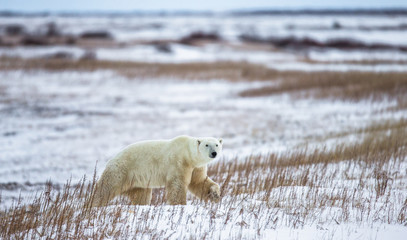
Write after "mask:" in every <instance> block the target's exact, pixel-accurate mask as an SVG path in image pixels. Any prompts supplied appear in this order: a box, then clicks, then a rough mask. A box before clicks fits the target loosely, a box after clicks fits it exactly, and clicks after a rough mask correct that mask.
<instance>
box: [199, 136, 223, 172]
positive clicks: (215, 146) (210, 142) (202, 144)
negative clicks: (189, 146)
mask: <svg viewBox="0 0 407 240" xmlns="http://www.w3.org/2000/svg"><path fill="white" fill-rule="evenodd" d="M222 142H223V140H222V139H221V138H220V139H216V138H213V137H205V138H198V139H197V144H198V159H199V163H198V165H201V166H203V165H205V164H207V163H209V162H211V161H212V160H214V159H215V158H216V157H218V156H220V155H221V154H222Z"/></svg>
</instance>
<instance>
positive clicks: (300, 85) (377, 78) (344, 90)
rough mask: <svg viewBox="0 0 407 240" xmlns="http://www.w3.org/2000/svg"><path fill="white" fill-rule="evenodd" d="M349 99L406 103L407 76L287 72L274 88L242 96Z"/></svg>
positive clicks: (374, 73) (378, 73) (244, 93)
mask: <svg viewBox="0 0 407 240" xmlns="http://www.w3.org/2000/svg"><path fill="white" fill-rule="evenodd" d="M287 92H289V93H292V94H295V95H296V96H313V97H317V98H332V99H338V98H339V99H346V100H355V101H358V100H362V99H373V100H376V101H377V100H383V99H396V100H399V101H402V100H403V99H404V100H405V97H406V94H405V93H406V92H407V75H406V74H405V73H396V72H395V73H380V72H322V73H321V72H311V73H304V72H302V73H297V74H294V73H292V72H291V73H286V74H285V76H284V77H282V79H281V80H279V81H278V83H277V84H276V85H275V86H269V87H263V88H258V89H249V90H246V91H243V92H242V93H241V96H243V97H256V96H267V95H273V94H280V93H287Z"/></svg>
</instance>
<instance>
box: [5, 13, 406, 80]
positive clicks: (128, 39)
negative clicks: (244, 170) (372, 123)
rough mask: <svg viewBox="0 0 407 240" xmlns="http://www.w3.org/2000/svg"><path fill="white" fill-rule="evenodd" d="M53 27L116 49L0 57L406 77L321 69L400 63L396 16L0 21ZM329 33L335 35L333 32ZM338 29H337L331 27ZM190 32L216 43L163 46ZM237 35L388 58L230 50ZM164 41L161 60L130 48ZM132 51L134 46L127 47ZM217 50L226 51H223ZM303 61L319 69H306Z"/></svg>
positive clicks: (20, 49) (15, 52)
mask: <svg viewBox="0 0 407 240" xmlns="http://www.w3.org/2000/svg"><path fill="white" fill-rule="evenodd" d="M51 22H52V23H55V24H56V26H57V28H58V30H59V31H60V32H61V33H62V34H73V35H75V36H78V35H80V34H81V33H83V32H86V31H108V32H110V33H111V34H112V36H113V38H114V39H115V41H116V42H117V43H123V44H118V46H115V47H108V48H107V47H91V48H89V46H87V47H84V46H74V45H73V46H35V47H32V46H15V47H9V46H3V47H0V56H19V57H23V58H32V57H46V56H48V55H50V54H55V53H58V52H65V53H70V54H71V56H72V57H73V58H75V59H78V58H80V57H81V56H83V54H84V53H85V52H87V51H89V50H91V51H93V52H94V53H95V54H96V57H97V58H98V59H104V60H114V61H117V60H121V61H147V62H202V61H205V62H207V61H210V62H213V61H249V62H254V63H261V64H265V65H267V66H269V67H271V68H274V69H278V70H299V71H304V70H306V71H320V70H324V71H348V70H355V71H402V72H406V71H407V65H406V64H405V63H397V62H394V63H380V62H379V63H371V64H369V63H365V64H363V65H360V64H350V63H347V64H345V63H343V64H339V65H335V66H332V64H329V63H324V62H323V61H366V60H368V61H370V60H376V61H380V60H386V61H389V60H391V61H406V59H407V53H406V52H405V51H401V50H400V51H399V50H397V47H398V46H405V45H406V41H405V39H407V31H405V29H404V28H405V26H406V25H407V16H405V15H396V16H393V17H389V16H388V15H319V16H318V15H259V16H233V15H228V14H215V15H210V16H205V15H203V16H200V15H197V16H196V15H191V16H177V15H168V16H149V15H145V16H137V15H128V16H86V15H85V16H57V15H55V16H53V15H50V16H41V17H0V23H1V24H0V35H1V29H2V26H6V25H7V24H21V25H22V26H24V27H25V29H26V32H28V33H37V34H38V33H44V32H45V31H46V26H47V24H48V23H51ZM335 26H336V27H335ZM338 26H340V27H338ZM194 32H204V33H216V34H217V35H218V36H219V37H220V38H221V39H222V40H223V42H222V43H221V44H209V45H203V46H188V45H182V44H177V43H174V42H171V41H178V40H180V39H181V38H182V37H185V36H188V35H189V34H191V33H194ZM241 35H252V36H256V37H258V38H265V39H266V38H269V37H274V38H279V37H295V38H300V39H301V38H305V37H307V38H311V39H314V40H317V41H322V42H325V41H329V40H332V39H338V38H340V39H348V40H356V41H359V42H361V43H364V44H387V45H389V46H395V49H394V50H391V49H390V50H380V49H377V50H376V49H369V50H363V49H361V50H358V49H354V50H352V51H350V50H346V49H342V50H340V49H331V48H326V49H320V48H319V49H318V48H317V49H314V48H310V49H307V50H305V51H285V50H284V51H281V50H280V51H275V50H274V51H271V50H266V49H263V50H247V49H246V50H242V49H236V48H233V47H230V44H231V45H239V44H242V42H241V40H240V36H241ZM157 40H158V41H170V43H168V45H167V47H168V49H169V52H165V51H164V52H163V51H160V50H159V49H157V47H156V46H154V45H148V44H147V45H145V44H138V43H140V41H146V42H149V41H150V42H151V41H157ZM135 43H137V44H135ZM225 43H227V44H226V46H225ZM304 58H306V59H310V60H317V61H322V63H316V64H313V63H309V62H303V61H302V60H304Z"/></svg>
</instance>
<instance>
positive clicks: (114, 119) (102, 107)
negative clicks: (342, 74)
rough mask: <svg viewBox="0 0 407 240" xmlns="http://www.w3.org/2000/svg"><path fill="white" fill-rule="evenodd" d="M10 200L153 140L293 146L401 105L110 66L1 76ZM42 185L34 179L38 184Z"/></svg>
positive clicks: (258, 148)
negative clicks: (131, 74)
mask: <svg viewBox="0 0 407 240" xmlns="http://www.w3.org/2000/svg"><path fill="white" fill-rule="evenodd" d="M0 79H2V80H1V82H0V89H3V92H2V95H1V97H0V115H1V116H0V117H1V119H2V124H1V132H0V134H1V135H2V137H1V138H0V152H1V157H0V165H1V166H2V167H1V168H0V175H1V183H2V184H5V185H7V183H13V182H16V183H18V184H20V185H21V186H20V185H18V186H20V187H18V186H17V187H14V188H13V187H12V189H10V190H11V191H9V190H7V188H6V187H3V189H4V190H3V193H2V195H3V196H2V197H3V201H2V204H3V205H4V204H6V205H7V204H8V203H9V200H11V199H10V198H9V193H10V194H11V195H12V196H14V197H16V195H18V192H17V191H16V188H17V189H18V188H21V187H22V188H23V189H24V188H27V189H28V190H32V188H35V187H36V186H37V185H39V187H42V186H43V184H44V183H45V182H46V181H47V180H49V179H50V180H52V182H54V183H57V184H63V183H65V182H66V181H67V179H69V178H72V179H73V180H74V181H77V180H79V179H80V178H81V177H82V176H83V175H84V174H86V175H88V176H91V175H92V173H93V170H94V168H95V166H96V162H98V173H100V171H101V169H103V167H104V165H105V163H106V161H107V160H108V159H109V158H110V157H112V156H113V155H114V154H115V153H117V152H118V151H119V150H120V149H121V148H123V147H124V146H126V145H128V144H130V143H133V142H136V141H139V140H145V139H159V138H172V137H175V136H177V135H181V134H186V135H192V136H218V137H223V138H224V139H225V146H224V149H225V156H228V157H229V158H230V157H232V156H239V157H244V156H247V155H251V154H257V153H267V152H279V151H285V150H289V149H292V148H294V147H296V146H298V145H301V144H303V143H304V142H306V141H308V142H309V139H318V138H323V137H324V136H326V135H327V134H328V135H329V134H335V133H340V132H342V131H344V130H349V129H357V128H360V127H364V126H365V125H366V124H367V123H369V122H372V121H375V120H380V119H391V118H399V117H400V116H394V115H393V114H391V113H383V114H376V113H377V112H380V110H382V109H384V108H386V107H388V106H391V105H392V104H394V103H392V102H382V103H381V104H374V105H372V104H369V103H364V102H363V101H362V102H359V103H352V102H343V101H322V100H315V99H302V100H296V101H293V100H292V99H291V98H290V96H289V95H285V94H282V95H277V96H271V97H256V98H242V97H239V96H238V93H239V92H241V91H243V90H247V89H251V88H259V87H261V86H267V85H270V84H272V83H267V82H266V83H265V82H241V83H231V82H228V81H224V80H221V79H218V80H215V79H214V80H212V81H194V82H191V81H182V80H177V79H127V78H124V77H121V76H118V75H116V74H115V73H114V72H111V71H95V72H76V71H64V72H55V73H50V72H44V71H29V72H24V71H5V72H1V73H0ZM31 185H33V186H31Z"/></svg>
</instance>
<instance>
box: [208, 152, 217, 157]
mask: <svg viewBox="0 0 407 240" xmlns="http://www.w3.org/2000/svg"><path fill="white" fill-rule="evenodd" d="M217 154H218V153H217V152H212V153H211V155H210V157H211V158H215V157H216V155H217Z"/></svg>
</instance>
